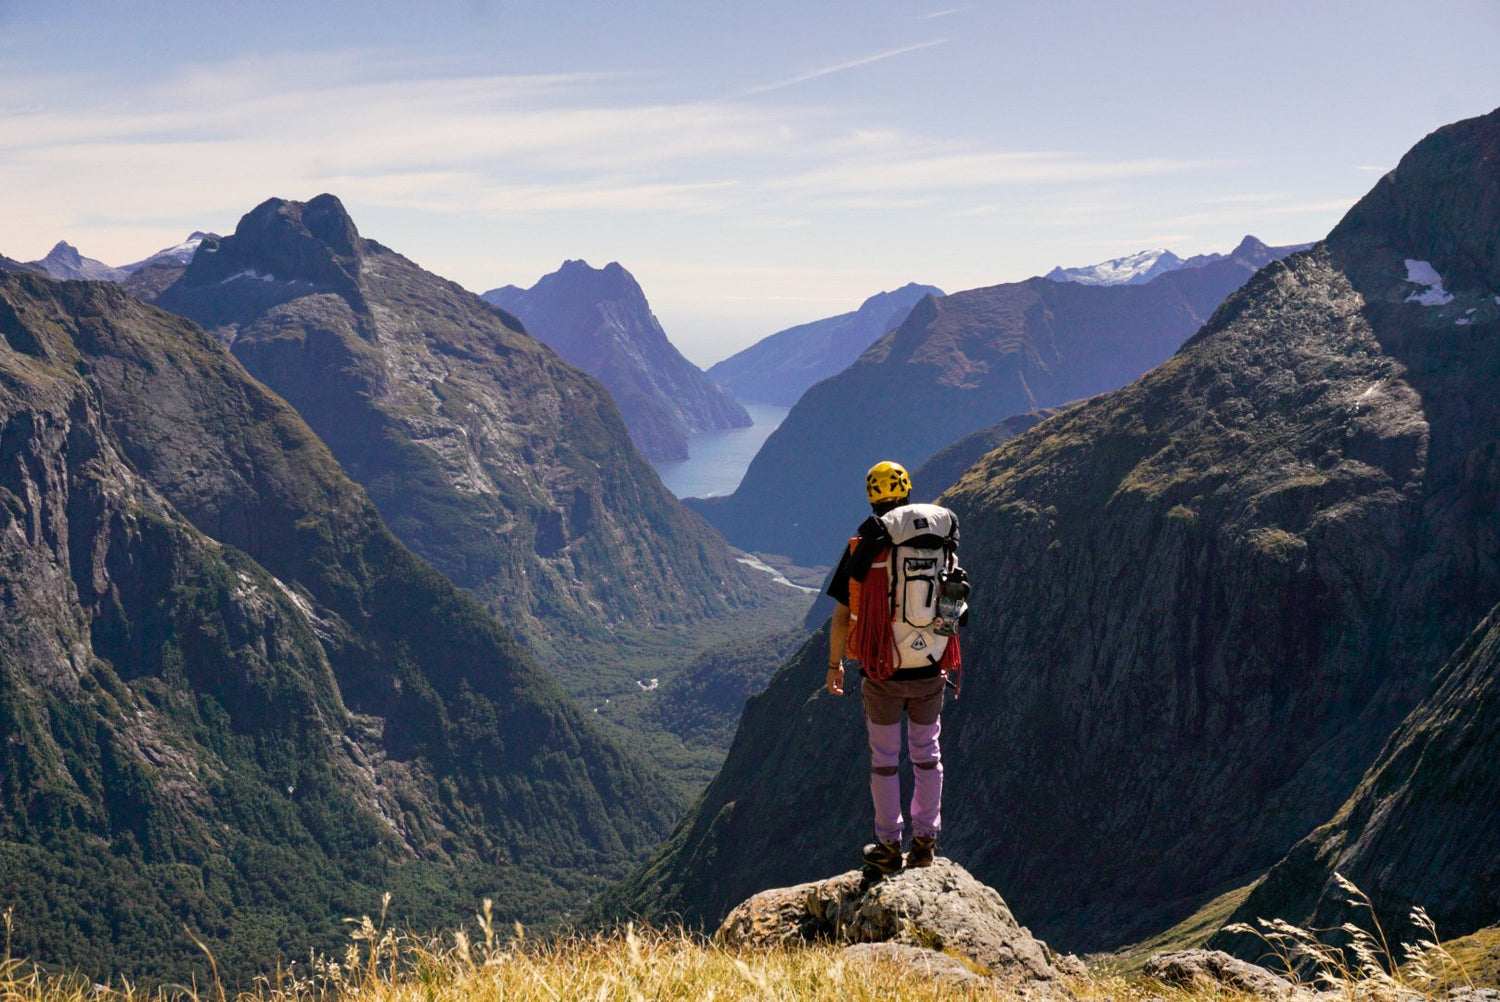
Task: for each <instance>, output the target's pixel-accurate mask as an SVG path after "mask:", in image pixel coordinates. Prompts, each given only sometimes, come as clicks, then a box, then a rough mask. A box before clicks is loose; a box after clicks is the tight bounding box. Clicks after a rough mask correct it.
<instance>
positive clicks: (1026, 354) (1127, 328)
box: [691, 241, 1265, 566]
mask: <svg viewBox="0 0 1500 1002" xmlns="http://www.w3.org/2000/svg"><path fill="white" fill-rule="evenodd" d="M1264 252H1265V246H1264V245H1263V244H1260V243H1259V242H1258V241H1256V242H1254V243H1253V245H1252V243H1251V242H1250V241H1247V242H1246V244H1244V245H1242V247H1241V249H1240V251H1237V252H1236V253H1235V254H1234V255H1232V256H1231V257H1230V258H1228V259H1226V260H1224V261H1219V262H1215V263H1214V264H1211V265H1208V266H1206V267H1204V268H1197V269H1192V270H1187V271H1178V272H1172V273H1170V274H1167V275H1163V276H1161V277H1160V278H1157V279H1156V280H1155V281H1152V282H1149V283H1147V284H1146V285H1141V286H1103V287H1095V286H1085V285H1077V284H1074V283H1057V282H1050V281H1048V280H1046V279H1043V278H1034V279H1030V280H1028V281H1025V282H1020V283H1015V284H1010V285H997V286H992V287H990V288H986V289H974V290H971V291H969V292H960V293H955V294H954V295H951V296H947V297H945V298H942V299H926V300H923V301H921V302H920V303H918V304H917V306H916V307H915V308H914V309H913V310H912V311H911V313H910V315H909V316H908V317H907V319H906V322H905V323H903V324H902V325H901V326H900V327H899V328H897V329H896V330H894V331H892V332H891V333H890V334H888V335H886V336H885V337H882V338H881V339H880V340H879V341H877V342H876V343H875V344H874V345H872V346H871V347H870V348H869V350H867V351H866V352H865V353H864V354H863V355H861V356H860V357H859V360H858V361H856V362H855V363H854V364H853V365H851V366H850V367H849V368H847V369H845V370H844V371H843V372H841V373H839V374H838V375H837V376H834V377H833V378H831V379H827V380H824V381H823V382H821V383H819V384H817V385H816V386H814V387H812V388H811V389H810V390H808V391H807V393H806V394H805V395H804V396H803V398H802V399H801V400H800V401H798V403H797V405H796V406H795V407H793V408H792V410H791V413H790V414H788V415H787V417H786V420H785V421H783V422H782V424H781V426H780V427H778V428H777V429H776V431H775V432H773V433H772V434H771V436H770V437H769V438H768V439H767V440H766V443H765V445H763V446H762V447H761V450H760V452H759V453H758V454H757V455H756V457H755V459H754V460H752V461H751V463H750V467H749V469H747V470H746V471H745V477H744V480H743V481H742V482H741V484H740V487H739V489H738V490H737V491H736V492H735V493H734V494H732V495H729V496H727V497H724V498H713V499H708V500H704V501H696V500H695V501H693V502H692V503H691V506H692V507H693V508H694V509H695V510H697V511H700V512H702V513H703V514H704V516H705V517H706V518H708V519H709V521H711V522H713V524H714V525H716V526H717V527H718V528H719V529H720V531H722V532H723V533H724V535H725V536H727V537H728V538H729V540H730V542H732V543H734V544H735V545H737V546H741V547H744V548H745V549H749V550H756V551H760V552H766V553H779V554H785V555H787V556H790V557H791V558H792V559H793V560H795V561H797V562H799V563H802V564H805V565H807V566H818V565H821V564H826V563H828V562H829V561H830V560H831V559H832V554H833V553H834V552H836V549H837V540H838V539H840V538H842V537H843V536H844V535H846V534H847V532H848V529H849V527H850V526H851V525H855V524H858V522H859V520H860V519H861V518H862V517H863V514H864V497H863V491H862V489H861V485H862V484H863V483H864V474H865V471H866V470H868V469H869V468H870V467H871V466H872V465H874V464H875V463H877V462H879V461H881V460H883V459H894V460H896V461H898V462H900V463H902V464H903V465H905V466H906V467H907V469H913V470H914V469H916V468H917V467H918V466H920V465H921V464H922V463H923V462H924V461H925V460H926V459H927V457H928V456H930V455H932V454H933V453H934V452H936V451H937V450H939V449H941V448H943V447H944V446H947V445H949V444H950V443H952V442H954V441H957V440H958V439H960V438H962V437H964V436H965V435H967V434H969V433H970V432H973V431H977V430H979V429H980V428H983V427H985V426H987V425H991V424H994V423H995V422H997V421H1001V420H1003V419H1005V418H1008V417H1012V416H1014V415H1017V414H1023V413H1026V412H1028V411H1033V410H1036V409H1037V408H1040V407H1053V406H1057V405H1058V404H1062V403H1065V402H1067V401H1069V400H1077V399H1081V398H1083V397H1087V396H1091V395H1093V394H1096V393H1102V392H1104V391H1106V390H1112V389H1115V388H1117V387H1119V386H1122V385H1124V384H1125V383H1127V382H1129V381H1130V380H1132V379H1134V378H1136V377H1137V376H1139V375H1140V374H1141V373H1143V372H1145V371H1146V370H1147V369H1149V368H1150V367H1151V366H1153V365H1156V364H1158V363H1160V362H1161V361H1163V360H1164V359H1166V358H1167V357H1168V356H1169V355H1171V353H1172V352H1173V351H1175V350H1176V349H1177V348H1178V347H1179V346H1180V345H1181V344H1182V342H1183V341H1185V340H1186V339H1187V338H1188V337H1189V336H1190V335H1191V334H1192V333H1193V332H1194V331H1196V330H1197V329H1198V327H1199V326H1200V325H1201V324H1202V323H1203V321H1204V320H1206V319H1208V316H1209V314H1211V313H1212V312H1213V310H1214V308H1215V307H1217V306H1218V305H1219V303H1220V302H1222V301H1223V299H1224V297H1225V296H1226V295H1228V294H1229V293H1230V292H1232V291H1233V290H1235V289H1237V288H1238V287H1239V286H1240V285H1242V284H1243V283H1244V282H1245V280H1246V279H1247V278H1249V277H1250V275H1251V274H1252V273H1253V272H1254V271H1255V269H1256V268H1257V267H1259V262H1261V261H1262V259H1263V258H1264V256H1265V253H1264ZM917 489H918V490H919V491H922V490H925V488H924V487H922V485H920V484H918V485H917ZM830 540H833V541H834V544H833V546H834V549H833V551H831V550H830V544H829V541H830Z"/></svg>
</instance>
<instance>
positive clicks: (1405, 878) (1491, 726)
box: [1216, 607, 1500, 952]
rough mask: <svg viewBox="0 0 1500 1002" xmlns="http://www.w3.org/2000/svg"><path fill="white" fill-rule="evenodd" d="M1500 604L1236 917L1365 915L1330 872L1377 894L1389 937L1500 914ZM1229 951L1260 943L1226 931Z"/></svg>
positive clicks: (1313, 924)
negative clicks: (1330, 813) (1417, 918)
mask: <svg viewBox="0 0 1500 1002" xmlns="http://www.w3.org/2000/svg"><path fill="white" fill-rule="evenodd" d="M1497 701H1500V607H1497V609H1495V610H1493V611H1491V613H1490V614H1489V616H1487V617H1486V618H1485V619H1484V621H1483V622H1481V623H1480V624H1479V626H1478V628H1477V629H1476V630H1475V631H1474V633H1473V634H1472V635H1471V636H1470V637H1469V639H1468V640H1467V641H1466V642H1465V643H1464V644H1463V646H1461V647H1460V648H1459V649H1458V651H1457V652H1456V653H1455V654H1454V657H1453V659H1452V660H1451V661H1450V662H1449V663H1448V665H1447V666H1446V667H1445V668H1444V669H1443V670H1442V671H1441V672H1439V673H1438V675H1437V676H1436V678H1435V680H1434V682H1433V688H1432V692H1431V694H1430V695H1429V696H1428V697H1427V698H1426V699H1424V700H1423V701H1422V703H1421V704H1420V705H1419V706H1418V707H1417V708H1416V709H1415V710H1413V711H1412V713H1411V715H1410V716H1408V717H1407V719H1406V720H1405V721H1404V722H1403V723H1402V725H1401V727H1400V728H1399V729H1397V731H1396V733H1395V734H1394V735H1393V736H1392V737H1391V739H1390V741H1388V742H1387V743H1386V746H1385V749H1384V750H1383V751H1382V752H1381V754H1380V758H1379V760H1378V761H1377V762H1376V763H1375V764H1374V765H1373V766H1372V767H1371V768H1370V770H1369V771H1368V772H1367V773H1366V774H1365V777H1364V779H1363V780H1362V781H1361V782H1360V784H1359V787H1358V789H1356V790H1355V792H1354V795H1353V796H1351V797H1350V798H1349V800H1348V801H1347V802H1346V803H1345V804H1344V805H1343V807H1341V808H1340V809H1339V811H1338V813H1337V814H1336V815H1334V817H1333V819H1332V820H1331V821H1330V822H1329V823H1328V824H1326V825H1323V826H1321V827H1319V828H1318V829H1316V830H1315V831H1313V832H1312V833H1311V834H1310V835H1308V836H1307V837H1306V838H1304V839H1303V840H1302V841H1300V842H1298V843H1297V844H1296V845H1295V846H1293V847H1292V849H1291V851H1290V852H1288V853H1287V855H1286V857H1285V858H1284V859H1283V860H1282V861H1281V862H1279V863H1277V864H1276V865H1275V866H1274V867H1272V869H1271V871H1270V873H1268V874H1267V875H1266V879H1265V880H1263V881H1262V882H1261V883H1260V884H1258V885H1257V886H1256V888H1255V889H1254V890H1253V891H1252V892H1251V893H1250V896H1249V898H1248V899H1247V900H1246V901H1245V903H1244V904H1243V905H1242V906H1241V907H1240V908H1239V910H1238V912H1237V914H1236V915H1235V916H1233V919H1234V920H1237V921H1244V922H1251V923H1253V922H1254V921H1255V920H1256V919H1257V918H1261V917H1277V918H1285V919H1288V920H1289V921H1292V922H1295V923H1297V924H1298V925H1301V926H1302V927H1303V928H1318V929H1335V928H1338V927H1339V926H1340V925H1342V924H1343V923H1344V922H1347V921H1353V922H1356V923H1358V924H1360V925H1361V926H1364V927H1367V928H1368V926H1369V916H1368V915H1367V914H1362V913H1360V910H1359V909H1358V908H1351V907H1350V905H1349V895H1348V894H1347V893H1346V892H1345V891H1344V890H1343V889H1341V888H1340V886H1339V883H1338V881H1337V879H1336V878H1335V876H1334V874H1335V873H1338V874H1340V875H1342V876H1344V877H1345V878H1347V879H1349V880H1352V881H1353V882H1354V883H1355V885H1356V886H1358V887H1359V888H1361V889H1362V890H1363V891H1364V892H1365V893H1366V894H1368V895H1369V896H1370V898H1371V902H1372V903H1373V905H1374V907H1375V909H1376V911H1377V913H1378V914H1379V916H1380V921H1381V924H1382V925H1383V926H1384V928H1385V929H1386V932H1387V935H1388V936H1389V937H1390V938H1391V940H1392V942H1398V941H1399V942H1415V941H1416V940H1417V939H1420V938H1427V937H1428V936H1429V935H1430V934H1429V933H1427V932H1426V931H1424V930H1420V929H1415V928H1413V925H1412V922H1411V919H1410V915H1411V911H1412V909H1413V908H1415V907H1418V906H1420V907H1422V908H1425V909H1426V910H1427V912H1428V914H1429V915H1430V916H1431V917H1432V919H1433V921H1434V922H1435V923H1436V924H1437V928H1438V930H1439V931H1440V932H1441V933H1442V936H1443V938H1444V939H1445V940H1446V939H1451V938H1456V937H1458V936H1464V935H1467V934H1469V933H1471V932H1474V931H1475V930H1477V929H1481V928H1484V927H1486V926H1491V925H1494V924H1496V922H1497V921H1500V874H1497V873H1496V872H1495V867H1494V861H1495V860H1497V859H1500V825H1496V824H1495V823H1494V820H1493V819H1494V805H1495V799H1496V796H1497V795H1500V775H1497V773H1496V767H1495V764H1496V763H1497V762H1500V717H1497V712H1496V711H1497V708H1500V702H1497ZM1217 938H1218V940H1219V943H1218V944H1216V945H1223V946H1225V947H1234V946H1236V945H1238V946H1240V947H1241V949H1242V950H1243V949H1245V948H1250V949H1258V950H1259V951H1261V952H1263V950H1264V945H1263V944H1259V942H1258V941H1254V942H1248V940H1250V939H1251V938H1250V937H1241V936H1235V935H1228V934H1220V935H1219V937H1217Z"/></svg>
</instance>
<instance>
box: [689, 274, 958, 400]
mask: <svg viewBox="0 0 1500 1002" xmlns="http://www.w3.org/2000/svg"><path fill="white" fill-rule="evenodd" d="M941 295H943V290H942V289H939V288H937V287H936V286H933V285H918V284H916V283H915V282H911V283H908V284H906V285H903V286H902V287H901V288H899V289H894V290H892V291H890V292H881V293H877V294H876V295H873V296H871V297H870V298H868V299H866V300H865V301H864V302H863V303H861V304H860V306H859V309H857V310H854V311H852V312H850V313H841V314H839V315H838V316H836V317H828V318H826V319H824V320H814V321H812V322H811V323H806V324H798V325H797V326H796V327H789V328H787V329H786V330H784V331H778V332H777V333H775V334H771V335H769V336H768V337H765V338H762V339H761V340H759V341H757V342H755V344H753V345H751V346H750V347H748V348H746V349H745V350H743V351H740V352H736V353H735V354H733V355H731V356H729V357H728V358H726V359H724V360H723V361H721V362H717V363H715V364H714V365H713V366H711V367H710V368H709V370H708V378H710V379H713V380H717V381H718V382H719V383H721V384H723V385H724V386H725V387H727V388H728V389H729V390H730V392H732V393H734V394H735V396H737V397H739V398H740V399H741V400H750V401H757V402H763V403H770V404H776V405H778V406H781V407H790V406H792V405H793V404H795V403H796V402H797V400H798V399H799V398H800V397H801V396H802V394H803V393H805V392H806V391H807V388H808V387H809V386H812V385H813V384H814V383H816V382H819V381H820V380H823V379H827V378H828V377H829V376H833V375H836V374H837V373H839V372H841V371H843V370H844V369H845V368H847V367H848V366H849V364H850V363H851V362H853V361H854V360H855V359H856V358H858V357H859V355H860V353H861V352H863V351H864V350H865V349H866V348H868V347H870V345H871V344H873V343H874V342H875V340H876V339H877V338H879V337H880V336H881V335H882V334H885V333H886V332H887V331H891V330H894V329H895V328H897V327H899V326H900V325H901V321H903V320H905V319H906V315H907V314H908V313H910V312H911V308H912V307H913V306H915V305H916V304H917V302H918V301H919V300H920V299H921V298H922V297H923V296H941Z"/></svg>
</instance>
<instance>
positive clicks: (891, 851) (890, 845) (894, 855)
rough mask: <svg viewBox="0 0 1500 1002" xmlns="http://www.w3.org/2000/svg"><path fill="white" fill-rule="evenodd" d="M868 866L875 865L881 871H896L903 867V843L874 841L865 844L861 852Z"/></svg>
mask: <svg viewBox="0 0 1500 1002" xmlns="http://www.w3.org/2000/svg"><path fill="white" fill-rule="evenodd" d="M861 855H862V858H863V859H864V861H865V865H866V866H873V867H875V869H877V870H879V871H880V872H881V873H895V872H896V871H897V870H899V869H901V843H899V842H873V843H871V844H870V845H867V846H865V851H864V852H863V853H862V854H861Z"/></svg>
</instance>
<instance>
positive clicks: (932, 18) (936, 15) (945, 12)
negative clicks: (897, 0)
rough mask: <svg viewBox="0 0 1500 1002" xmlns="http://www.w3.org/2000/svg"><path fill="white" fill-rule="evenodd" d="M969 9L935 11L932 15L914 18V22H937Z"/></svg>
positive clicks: (919, 15)
mask: <svg viewBox="0 0 1500 1002" xmlns="http://www.w3.org/2000/svg"><path fill="white" fill-rule="evenodd" d="M968 9H969V8H967V7H949V8H947V9H946V10H935V11H933V12H932V13H931V14H918V15H917V16H916V17H914V18H912V20H913V21H935V20H937V19H938V18H940V17H948V16H949V15H951V14H962V13H963V12H964V11H966V10H968Z"/></svg>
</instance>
